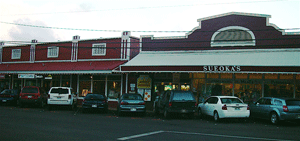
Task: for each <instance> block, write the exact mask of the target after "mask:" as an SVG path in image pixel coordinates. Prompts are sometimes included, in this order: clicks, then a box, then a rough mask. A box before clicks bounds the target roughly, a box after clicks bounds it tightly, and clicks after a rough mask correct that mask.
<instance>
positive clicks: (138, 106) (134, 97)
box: [117, 93, 146, 116]
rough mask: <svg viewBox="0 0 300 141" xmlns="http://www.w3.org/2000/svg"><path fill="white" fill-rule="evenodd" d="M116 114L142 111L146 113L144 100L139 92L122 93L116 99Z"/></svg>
mask: <svg viewBox="0 0 300 141" xmlns="http://www.w3.org/2000/svg"><path fill="white" fill-rule="evenodd" d="M117 112H118V115H119V116H121V115H122V114H123V113H125V112H126V113H142V114H143V115H145V114H146V106H145V101H144V100H143V98H142V96H141V95H140V94H131V93H130V94H129V93H126V94H123V95H121V97H120V99H119V101H118V107H117Z"/></svg>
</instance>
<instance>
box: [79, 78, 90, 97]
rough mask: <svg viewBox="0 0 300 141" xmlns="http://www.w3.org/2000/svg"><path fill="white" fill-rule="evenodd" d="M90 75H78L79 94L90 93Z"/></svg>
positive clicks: (83, 95)
mask: <svg viewBox="0 0 300 141" xmlns="http://www.w3.org/2000/svg"><path fill="white" fill-rule="evenodd" d="M91 79H92V76H91V75H80V76H79V96H80V97H85V96H86V95H87V94H88V93H91Z"/></svg>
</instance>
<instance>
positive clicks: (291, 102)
mask: <svg viewBox="0 0 300 141" xmlns="http://www.w3.org/2000/svg"><path fill="white" fill-rule="evenodd" d="M249 106H250V116H251V117H253V118H261V119H268V120H270V121H271V123H272V124H277V123H279V122H280V121H284V120H286V121H287V120H290V121H291V120H297V121H300V99H294V98H274V97H263V98H260V99H259V100H258V101H256V102H254V103H253V104H250V105H249Z"/></svg>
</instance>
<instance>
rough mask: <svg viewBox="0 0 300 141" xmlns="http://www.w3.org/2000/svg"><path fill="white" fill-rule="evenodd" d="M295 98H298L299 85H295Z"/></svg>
mask: <svg viewBox="0 0 300 141" xmlns="http://www.w3.org/2000/svg"><path fill="white" fill-rule="evenodd" d="M295 98H300V84H299V83H298V84H297V85H296V94H295Z"/></svg>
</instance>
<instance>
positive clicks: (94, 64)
mask: <svg viewBox="0 0 300 141" xmlns="http://www.w3.org/2000/svg"><path fill="white" fill-rule="evenodd" d="M125 62H126V61H84V62H44V63H36V62H35V63H6V64H0V74H18V73H34V74H94V73H112V70H113V69H115V68H117V67H118V66H119V65H121V64H124V63H125Z"/></svg>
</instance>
